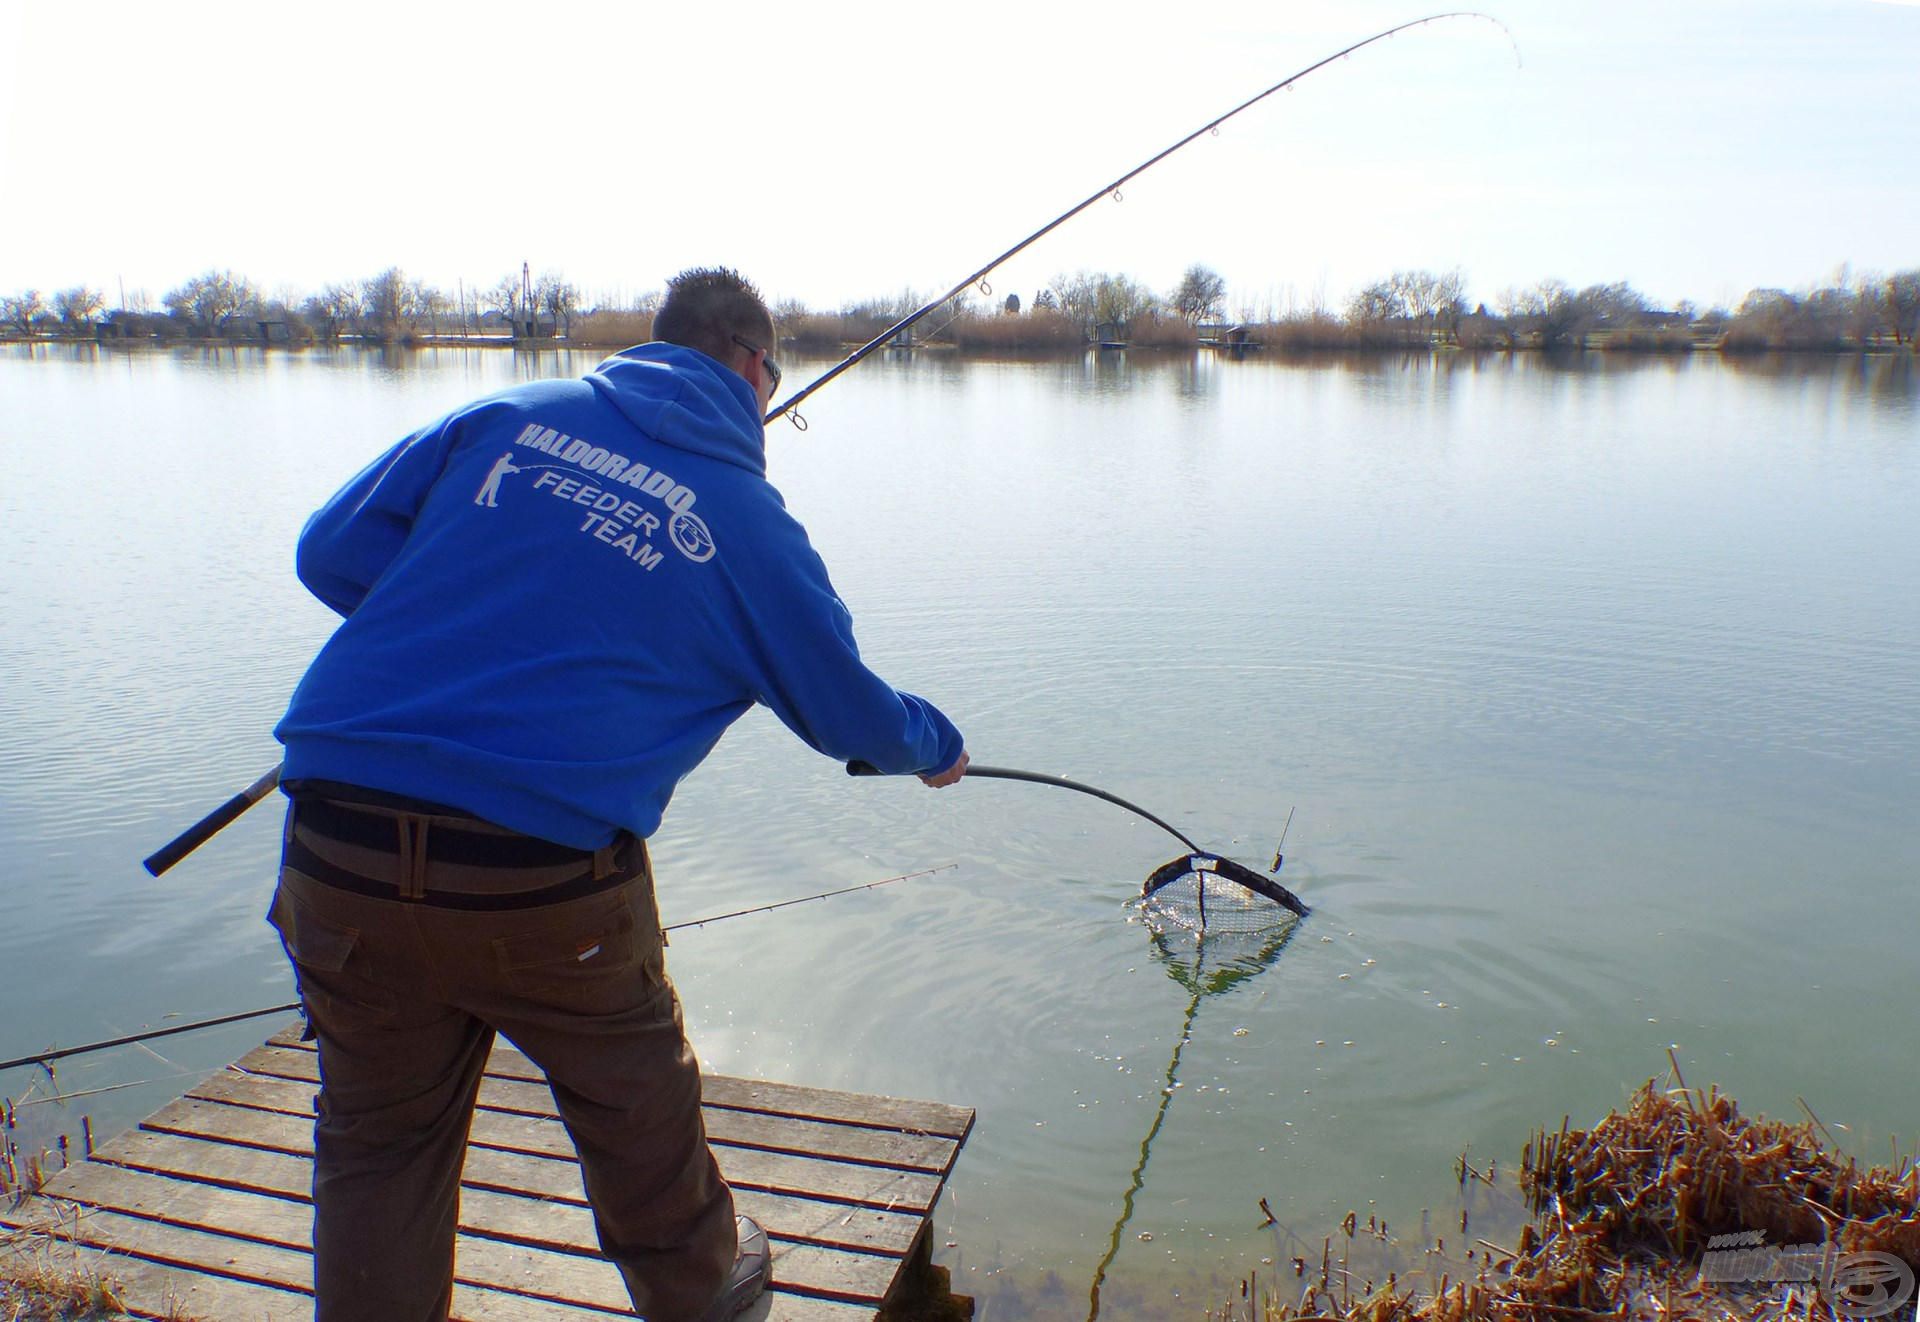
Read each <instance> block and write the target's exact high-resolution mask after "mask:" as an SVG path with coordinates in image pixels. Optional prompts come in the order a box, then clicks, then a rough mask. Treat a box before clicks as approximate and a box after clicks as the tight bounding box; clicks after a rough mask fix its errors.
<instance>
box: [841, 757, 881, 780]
mask: <svg viewBox="0 0 1920 1322" xmlns="http://www.w3.org/2000/svg"><path fill="white" fill-rule="evenodd" d="M847 774H848V775H849V776H884V775H886V774H887V773H886V772H884V771H882V770H881V769H880V768H879V767H876V766H875V765H874V764H873V763H871V762H862V761H861V760H860V759H859V758H857V757H856V758H854V759H853V760H852V761H851V762H849V763H847Z"/></svg>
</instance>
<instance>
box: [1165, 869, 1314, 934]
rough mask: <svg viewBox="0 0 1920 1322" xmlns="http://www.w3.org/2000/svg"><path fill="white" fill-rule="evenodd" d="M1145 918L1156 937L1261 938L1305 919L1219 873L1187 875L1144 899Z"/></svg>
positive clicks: (1173, 880) (1167, 882) (1184, 873)
mask: <svg viewBox="0 0 1920 1322" xmlns="http://www.w3.org/2000/svg"><path fill="white" fill-rule="evenodd" d="M1140 915H1141V917H1142V919H1144V920H1145V922H1146V923H1147V925H1148V926H1149V927H1151V928H1153V929H1154V930H1155V931H1156V932H1160V933H1163V934H1171V933H1173V932H1177V931H1186V932H1193V933H1201V932H1205V933H1207V934H1208V935H1212V934H1214V933H1223V934H1231V933H1244V934H1249V935H1258V934H1262V933H1266V932H1270V931H1275V930H1277V929H1279V928H1282V927H1285V926H1287V925H1288V924H1290V923H1293V922H1297V921H1298V920H1299V917H1300V915H1298V914H1297V913H1295V912H1294V911H1293V910H1291V909H1289V908H1287V907H1286V906H1285V905H1282V904H1278V903H1276V902H1275V901H1274V900H1272V899H1270V898H1269V897H1267V896H1265V895H1260V894H1257V893H1256V892H1254V891H1252V890H1250V889H1248V888H1247V887H1246V886H1243V885H1241V884H1240V883H1239V882H1237V881H1230V880H1228V879H1227V878H1225V877H1222V876H1220V875H1219V874H1218V873H1214V872H1194V871H1186V872H1182V873H1180V874H1178V875H1177V876H1174V877H1172V878H1171V879H1169V880H1166V881H1163V882H1161V883H1160V884H1159V885H1158V886H1156V887H1154V888H1153V889H1152V890H1151V891H1149V892H1147V894H1145V895H1143V896H1142V897H1141V899H1140Z"/></svg>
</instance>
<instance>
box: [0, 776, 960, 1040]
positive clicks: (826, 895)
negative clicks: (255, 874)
mask: <svg viewBox="0 0 1920 1322" xmlns="http://www.w3.org/2000/svg"><path fill="white" fill-rule="evenodd" d="M278 770H279V768H277V767H276V768H275V771H276V772H277V771H278ZM262 779H265V777H262ZM256 783H258V782H256ZM271 788H272V786H271V785H269V786H268V789H271ZM264 793H265V791H262V794H263V795H264ZM234 797H235V798H236V799H237V798H240V797H241V796H240V795H235V796H234ZM256 802H257V800H256ZM240 811H241V812H245V811H246V809H245V808H242V809H240ZM235 815H236V816H237V815H238V814H237V813H236V814H235ZM215 829H216V830H217V829H218V828H217V827H216V828H215ZM170 847H171V846H170ZM959 866H960V865H959V864H958V863H942V864H941V865H940V866H939V867H935V868H921V869H920V870H919V871H918V872H902V873H901V874H900V875H899V876H897V877H883V878H882V879H881V880H879V881H867V882H862V883H861V884H860V885H858V886H842V887H840V888H839V889H838V890H830V891H821V892H820V893H819V894H817V895H802V896H799V897H797V898H795V899H791V900H775V901H774V902H773V903H772V904H757V905H755V906H754V907H753V908H751V909H734V910H732V911H731V912H728V913H715V914H708V915H707V916H706V917H705V918H689V919H687V920H686V921H685V922H681V923H673V924H671V925H670V926H668V927H664V928H662V929H661V930H662V931H663V932H682V931H685V930H686V929H687V928H690V927H706V926H708V925H709V924H712V923H724V922H727V921H728V920H729V919H733V918H750V917H752V916H753V915H754V914H758V913H772V912H773V911H774V910H775V909H790V908H792V907H793V906H794V905H796V904H811V903H812V902H813V901H815V900H830V899H832V898H833V897H834V896H836V895H851V894H853V893H854V892H855V891H871V890H879V889H880V888H881V887H882V886H891V885H893V884H894V883H895V882H897V881H912V880H913V879H914V878H916V877H931V876H932V875H934V874H935V873H936V872H951V871H952V870H953V869H954V868H957V867H959ZM299 1008H300V1002H298V1001H288V1002H286V1003H285V1004H284V1005H268V1006H263V1007H261V1008H260V1009H258V1010H242V1011H241V1012H240V1013H238V1014H223V1015H216V1016H215V1017H213V1018H211V1019H196V1020H194V1021H193V1022H192V1023H187V1024H172V1025H170V1026H168V1027H166V1028H154V1029H149V1030H148V1031H146V1032H144V1033H129V1034H127V1035H126V1036H125V1037H111V1038H107V1039H106V1040H104V1041H100V1042H88V1043H86V1044H85V1045H83V1046H77V1047H61V1048H59V1049H57V1050H52V1051H42V1052H39V1053H37V1054H35V1055H31V1056H15V1057H14V1058H13V1059H12V1060H0V1070H10V1069H13V1068H15V1067H16V1066H20V1065H46V1064H50V1063H51V1062H53V1061H56V1060H65V1059H66V1058H67V1057H68V1056H84V1055H86V1054H88V1053H89V1052H94V1051H105V1050H106V1049H107V1048H109V1047H126V1046H133V1045H134V1044H136V1043H140V1042H151V1041H153V1040H154V1039H156V1038H162V1037H172V1036H173V1035H174V1034H176V1033H191V1032H194V1031H195V1030H197V1029H201V1028H218V1027H219V1026H220V1025H222V1024H237V1023H240V1022H241V1021H242V1020H246V1019H259V1018H262V1017H264V1016H266V1015H270V1014H290V1013H292V1012H293V1011H295V1010H298V1009H299Z"/></svg>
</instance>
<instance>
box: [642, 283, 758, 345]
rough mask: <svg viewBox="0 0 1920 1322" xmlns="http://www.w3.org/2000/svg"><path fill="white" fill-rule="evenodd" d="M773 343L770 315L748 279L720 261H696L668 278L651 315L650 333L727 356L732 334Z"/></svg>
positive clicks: (675, 342)
mask: <svg viewBox="0 0 1920 1322" xmlns="http://www.w3.org/2000/svg"><path fill="white" fill-rule="evenodd" d="M736 335H738V336H739V337H740V338H741V339H744V340H751V341H752V342H753V343H755V344H757V345H759V346H760V347H761V348H763V349H771V348H773V315H772V314H771V313H769V312H768V311H767V305H766V302H765V300H763V299H762V298H761V297H760V291H759V290H758V289H756V288H754V285H753V282H752V281H751V280H749V279H747V278H746V277H745V276H743V275H741V274H740V273H739V272H738V271H735V270H733V269H732V268H730V267H725V266H696V267H693V268H691V269H689V270H685V271H682V272H681V273H680V274H679V275H676V276H675V277H673V279H671V280H669V281H667V298H666V301H665V302H664V303H662V304H661V305H660V310H659V311H658V312H656V313H655V314H654V316H653V338H654V339H656V340H665V341H667V342H668V343H669V344H682V345H685V346H686V347H687V348H689V349H698V350H700V352H702V353H704V354H706V355H708V356H709V357H711V358H718V359H719V360H720V361H721V362H726V361H727V360H728V359H730V358H731V357H732V356H733V350H734V343H733V337H734V336H736Z"/></svg>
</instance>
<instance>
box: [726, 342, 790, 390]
mask: <svg viewBox="0 0 1920 1322" xmlns="http://www.w3.org/2000/svg"><path fill="white" fill-rule="evenodd" d="M733 342H734V343H735V344H737V345H739V346H740V347H741V348H742V349H745V350H746V351H747V352H748V353H757V354H759V355H761V358H760V366H761V367H763V368H765V369H766V373H767V380H768V382H769V383H770V384H769V386H768V389H769V391H777V390H779V389H780V364H779V363H776V362H774V361H773V355H772V354H770V353H768V352H767V351H766V350H765V349H762V348H761V347H760V346H759V345H757V344H754V343H752V342H751V341H748V340H743V339H741V338H740V337H739V336H738V335H736V336H734V337H733Z"/></svg>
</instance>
